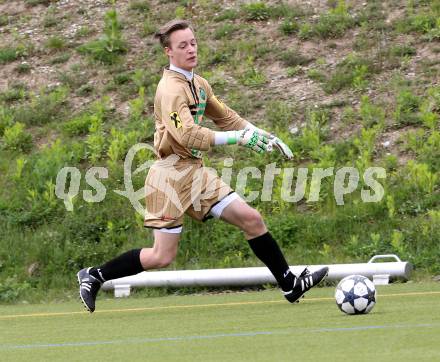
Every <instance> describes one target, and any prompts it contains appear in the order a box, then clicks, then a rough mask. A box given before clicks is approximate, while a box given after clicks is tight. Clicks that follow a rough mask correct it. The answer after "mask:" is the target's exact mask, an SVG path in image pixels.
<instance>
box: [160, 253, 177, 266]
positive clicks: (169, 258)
mask: <svg viewBox="0 0 440 362" xmlns="http://www.w3.org/2000/svg"><path fill="white" fill-rule="evenodd" d="M175 257H176V255H175V254H171V253H170V254H159V255H157V256H156V265H157V268H165V267H167V266H168V265H170V264H171V263H172V262H173V261H174V259H175Z"/></svg>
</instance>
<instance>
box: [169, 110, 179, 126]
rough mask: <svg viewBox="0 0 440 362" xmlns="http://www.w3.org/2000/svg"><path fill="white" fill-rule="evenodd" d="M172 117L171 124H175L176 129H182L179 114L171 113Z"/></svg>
mask: <svg viewBox="0 0 440 362" xmlns="http://www.w3.org/2000/svg"><path fill="white" fill-rule="evenodd" d="M170 117H171V122H173V124H174V127H176V128H180V127H182V121H181V120H180V117H179V115H178V114H177V112H171V113H170Z"/></svg>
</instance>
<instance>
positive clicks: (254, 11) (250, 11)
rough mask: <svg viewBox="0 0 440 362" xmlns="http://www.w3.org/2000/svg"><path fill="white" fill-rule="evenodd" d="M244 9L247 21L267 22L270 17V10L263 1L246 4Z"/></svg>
mask: <svg viewBox="0 0 440 362" xmlns="http://www.w3.org/2000/svg"><path fill="white" fill-rule="evenodd" d="M242 9H243V12H244V14H245V18H246V20H267V19H269V17H270V12H269V8H268V7H267V5H266V3H265V2H262V1H257V2H252V3H249V4H246V5H244V6H243V8H242Z"/></svg>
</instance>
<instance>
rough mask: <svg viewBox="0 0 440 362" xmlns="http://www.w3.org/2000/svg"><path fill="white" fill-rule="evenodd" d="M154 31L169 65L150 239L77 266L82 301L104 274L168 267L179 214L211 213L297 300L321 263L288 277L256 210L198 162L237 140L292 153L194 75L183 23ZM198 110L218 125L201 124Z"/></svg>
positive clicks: (158, 106) (149, 186) (160, 109)
mask: <svg viewBox="0 0 440 362" xmlns="http://www.w3.org/2000/svg"><path fill="white" fill-rule="evenodd" d="M155 37H156V38H157V39H158V40H159V41H160V44H161V45H162V46H163V48H164V50H165V52H166V54H167V56H168V58H169V61H170V65H169V67H167V68H166V69H165V70H164V72H163V76H162V79H161V80H160V82H159V84H158V86H157V90H156V95H155V99H154V116H155V123H156V132H155V135H154V148H155V151H156V153H157V155H158V160H157V161H156V162H155V163H154V164H153V166H152V167H151V168H150V170H149V172H148V175H147V178H146V181H145V190H146V213H145V226H146V227H149V228H154V232H153V233H154V245H153V247H152V248H142V249H134V250H130V251H127V252H126V253H124V254H122V255H120V256H118V257H116V258H115V259H113V260H110V261H108V262H107V263H105V264H103V265H101V266H96V267H89V268H84V269H82V270H80V271H79V272H78V274H77V277H78V282H79V284H80V288H79V294H80V297H81V300H82V302H83V303H84V306H85V307H86V309H87V310H88V311H90V312H93V311H94V310H95V300H96V295H97V293H98V291H99V289H100V287H101V285H102V283H104V282H105V281H106V280H111V279H116V278H122V277H125V276H129V275H134V274H137V273H139V272H141V271H144V270H150V269H158V268H163V267H166V266H167V265H169V264H170V263H171V262H172V261H173V260H174V258H175V257H176V254H177V249H178V244H179V239H180V234H181V232H182V227H183V225H182V224H183V216H184V214H185V213H186V214H187V215H189V216H191V217H192V218H194V219H196V220H200V221H205V220H206V219H208V218H210V217H214V218H218V219H221V220H223V221H226V222H228V223H230V224H232V225H235V226H236V227H238V228H239V229H241V230H242V231H243V232H244V236H245V238H246V240H247V241H248V243H249V246H250V247H251V249H252V250H253V252H254V253H255V255H256V256H257V257H258V258H259V259H260V260H261V261H262V262H263V263H264V264H265V265H266V266H267V267H268V268H269V270H270V271H271V272H272V274H273V276H274V277H275V279H276V281H277V282H278V285H279V287H280V288H281V290H282V291H283V294H284V297H285V298H286V299H287V300H288V301H289V302H291V303H293V302H297V301H298V300H299V298H301V297H302V296H303V295H304V293H305V292H307V291H308V290H309V289H310V288H312V287H313V286H315V285H317V284H318V283H319V282H320V281H321V280H323V279H324V278H325V277H326V275H327V273H328V268H327V267H324V268H322V269H319V270H317V271H315V272H313V273H310V272H309V271H308V270H307V269H305V270H304V271H303V272H302V273H301V274H299V275H294V274H293V273H292V272H291V271H290V269H289V265H288V264H287V261H286V260H285V258H284V256H283V253H282V252H281V250H280V248H279V246H278V244H277V242H276V241H275V239H274V238H273V237H272V235H271V234H270V232H269V231H268V230H267V228H266V225H265V224H264V221H263V219H262V217H261V215H260V213H259V212H258V211H257V210H255V209H254V208H252V207H250V206H249V205H248V204H247V203H246V202H245V201H244V200H242V199H241V198H240V196H239V195H238V194H236V193H235V192H234V191H233V190H232V189H231V188H230V187H229V186H228V185H227V184H226V183H224V182H223V181H222V180H221V178H220V177H218V176H217V175H216V174H215V173H214V172H212V171H210V170H209V169H208V168H205V167H204V166H203V163H202V152H203V151H207V150H209V149H210V148H211V147H217V146H219V145H240V146H243V147H247V148H250V149H252V150H254V151H256V152H258V153H264V152H267V151H269V150H270V149H271V148H273V147H276V148H277V149H279V150H280V152H282V153H283V155H284V156H285V157H287V158H291V157H292V152H291V151H290V149H289V148H288V147H287V146H286V145H285V144H284V143H282V142H281V140H279V139H278V138H277V137H275V136H273V135H270V134H269V133H267V132H265V131H263V130H261V129H259V128H258V127H256V126H254V125H253V124H251V123H250V122H248V121H246V120H244V119H243V118H241V117H240V116H239V115H238V114H237V113H236V112H234V111H233V110H232V109H230V108H229V107H228V106H226V105H225V104H224V103H222V102H220V101H219V100H218V99H217V98H216V97H215V95H214V93H213V91H212V89H211V86H210V85H209V84H208V82H207V81H206V80H205V79H203V78H202V77H200V76H199V75H197V74H195V73H194V71H193V70H194V68H195V67H196V66H197V41H196V38H195V36H194V33H193V30H192V28H191V25H190V24H189V22H187V21H184V20H173V21H171V22H169V23H167V24H166V25H164V26H163V27H162V28H161V29H160V30H159V31H158V32H157V33H156V35H155ZM205 116H206V117H208V118H210V119H211V120H212V121H213V122H214V123H215V124H216V126H217V127H218V128H219V129H220V131H213V130H211V129H209V128H206V127H203V118H204V117H205Z"/></svg>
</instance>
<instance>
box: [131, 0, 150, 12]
mask: <svg viewBox="0 0 440 362" xmlns="http://www.w3.org/2000/svg"><path fill="white" fill-rule="evenodd" d="M129 9H130V10H133V11H137V12H139V13H147V12H149V11H150V4H149V3H148V1H145V0H135V1H131V2H130V5H129Z"/></svg>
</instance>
